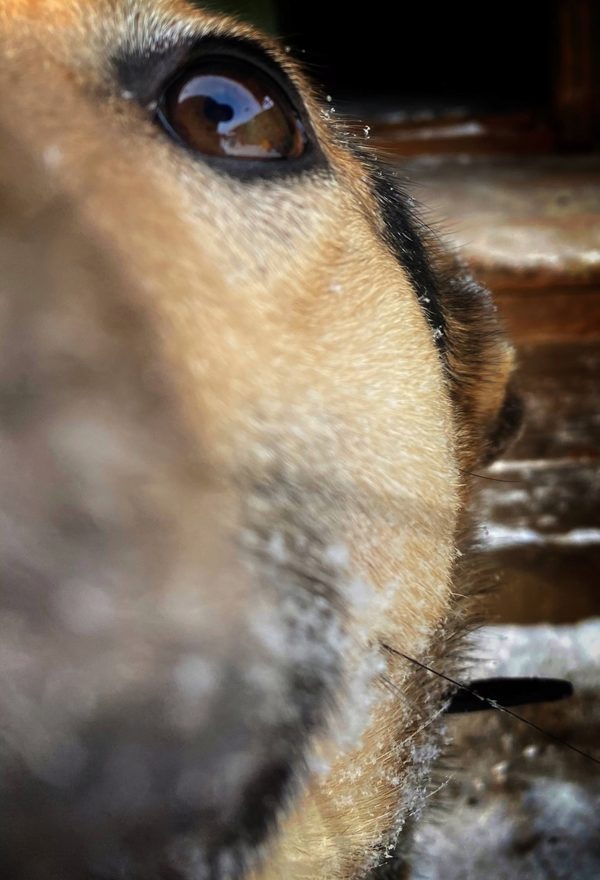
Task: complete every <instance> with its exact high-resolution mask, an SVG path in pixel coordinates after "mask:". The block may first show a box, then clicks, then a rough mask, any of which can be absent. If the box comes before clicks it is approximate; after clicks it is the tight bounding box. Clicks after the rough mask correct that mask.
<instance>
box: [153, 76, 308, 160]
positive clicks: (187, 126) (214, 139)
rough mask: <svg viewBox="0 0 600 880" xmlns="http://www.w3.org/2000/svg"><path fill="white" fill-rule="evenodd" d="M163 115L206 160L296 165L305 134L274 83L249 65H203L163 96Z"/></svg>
mask: <svg viewBox="0 0 600 880" xmlns="http://www.w3.org/2000/svg"><path fill="white" fill-rule="evenodd" d="M161 115H162V117H163V121H164V122H165V123H166V124H167V126H168V127H169V128H170V129H171V130H172V132H174V134H176V135H177V137H178V138H179V140H181V141H182V142H183V143H184V144H185V145H186V146H187V147H189V148H190V149H192V150H195V151H197V152H198V153H203V154H204V155H206V156H221V157H229V158H234V159H261V160H276V159H297V158H299V157H300V156H301V155H302V154H303V152H304V149H305V144H306V140H305V135H304V128H303V126H302V123H301V122H300V119H299V118H298V116H297V114H296V112H295V111H294V108H293V107H292V105H291V103H290V102H289V101H288V99H287V98H286V96H285V94H284V93H283V91H282V89H280V88H279V86H278V85H277V83H275V82H274V81H273V80H271V79H270V78H269V77H268V76H267V75H266V74H262V72H260V71H257V70H256V69H255V68H254V67H252V66H251V65H249V64H245V63H243V62H238V61H218V60H214V61H212V62H205V63H203V64H199V65H198V66H196V67H194V68H191V69H189V70H188V71H187V72H186V73H185V74H184V75H183V76H181V77H180V78H179V79H178V80H177V81H176V82H175V83H173V84H172V85H171V86H170V87H169V88H168V89H167V91H166V93H165V95H164V98H163V101H162V106H161Z"/></svg>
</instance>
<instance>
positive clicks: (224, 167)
mask: <svg viewBox="0 0 600 880" xmlns="http://www.w3.org/2000/svg"><path fill="white" fill-rule="evenodd" d="M212 63H214V64H219V65H223V64H231V65H235V64H241V65H243V66H245V67H248V68H249V69H252V68H254V69H255V70H256V71H257V74H258V75H259V76H260V77H261V78H262V79H264V80H266V81H267V82H269V80H270V81H271V82H273V84H274V86H275V90H276V92H277V93H278V94H279V95H280V96H281V97H282V98H283V99H284V101H287V103H288V105H289V109H290V110H291V111H292V112H293V113H294V114H295V115H296V117H297V119H298V120H299V122H300V124H301V126H302V131H303V135H304V151H303V152H302V155H301V156H298V157H296V158H292V159H273V160H265V159H244V158H239V157H237V158H236V157H228V156H209V155H205V154H204V153H201V152H199V151H198V150H194V149H193V147H191V146H190V145H189V144H187V143H186V142H185V141H184V140H183V139H182V138H181V137H180V135H179V134H178V133H177V132H176V131H175V129H174V128H173V126H172V124H171V123H170V121H169V119H168V117H167V114H166V112H165V111H166V102H167V95H168V93H169V92H170V90H171V89H172V88H174V87H175V86H176V85H177V84H178V83H179V82H182V81H183V80H184V79H185V78H186V77H187V76H189V75H190V74H192V73H193V71H194V70H195V69H196V68H199V69H200V68H203V67H209V66H210V64H212ZM154 121H155V123H156V124H157V125H158V126H159V127H160V128H161V129H163V131H165V132H166V134H167V135H168V136H169V138H170V139H171V140H172V141H173V142H175V143H176V144H177V145H178V146H179V147H180V148H181V149H183V150H185V151H186V152H187V153H188V154H189V155H191V156H192V157H194V158H195V159H196V160H197V161H199V162H202V163H204V164H206V165H209V166H210V167H213V168H215V169H217V170H219V171H222V172H224V173H226V174H229V175H231V176H232V177H236V178H240V179H254V180H256V179H260V178H274V177H275V178H277V177H288V176H297V175H299V174H301V173H303V172H307V171H315V170H319V169H326V168H327V167H328V162H327V160H326V158H325V156H324V154H323V152H322V150H321V147H320V145H319V142H318V139H317V137H316V133H315V130H314V127H313V125H312V122H311V119H310V116H309V113H308V111H307V108H306V106H305V104H304V101H303V100H302V98H301V96H300V94H299V92H298V89H297V88H296V85H295V84H294V83H293V82H292V80H290V79H289V77H288V76H287V74H286V72H285V71H284V70H283V69H282V68H281V67H280V65H279V64H278V63H277V61H276V60H275V59H274V58H272V57H271V56H270V55H268V54H267V53H266V52H265V50H264V49H263V48H262V47H259V46H255V45H254V44H253V43H251V42H249V41H248V42H246V41H242V40H226V39H218V40H217V39H210V38H206V39H204V40H202V41H200V42H199V43H198V45H197V46H196V48H195V50H194V51H193V52H192V53H190V54H189V56H188V57H187V58H186V60H185V62H184V63H182V64H180V65H178V66H177V69H176V70H175V71H173V73H172V75H171V76H170V77H168V78H167V79H165V80H164V82H163V83H162V84H161V87H160V90H159V94H158V98H157V101H156V110H155V114H154Z"/></svg>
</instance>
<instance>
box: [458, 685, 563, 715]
mask: <svg viewBox="0 0 600 880" xmlns="http://www.w3.org/2000/svg"><path fill="white" fill-rule="evenodd" d="M572 696H573V685H572V684H571V683H570V682H569V681H564V680H563V679H560V678H483V679H476V680H475V681H471V682H469V686H468V688H464V687H461V689H460V690H459V691H457V692H456V693H455V694H454V696H453V697H452V699H451V701H450V704H449V706H448V708H447V709H446V712H448V713H449V714H463V713H465V712H485V711H489V710H491V709H496V708H497V705H496V704H499V705H500V706H525V705H530V704H532V703H552V702H555V701H556V700H564V699H566V698H567V697H572Z"/></svg>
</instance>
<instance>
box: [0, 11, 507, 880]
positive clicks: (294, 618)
mask: <svg viewBox="0 0 600 880" xmlns="http://www.w3.org/2000/svg"><path fill="white" fill-rule="evenodd" d="M0 31H1V47H0V53H1V59H0V94H1V101H2V107H3V113H2V119H1V122H0V137H1V141H2V149H1V150H0V187H1V189H2V201H1V203H0V204H1V207H0V211H1V236H0V264H1V267H2V277H1V285H2V287H1V292H2V299H1V301H0V309H1V311H0V314H1V316H2V318H1V322H0V334H1V336H2V344H1V348H0V432H1V435H0V436H1V441H2V446H1V451H0V497H1V499H2V500H1V503H0V512H1V515H2V530H1V533H0V554H1V556H0V558H1V560H2V599H1V604H0V670H1V671H0V676H1V683H0V717H1V719H2V721H1V724H2V733H3V746H2V751H1V753H0V765H1V771H2V775H1V781H0V793H1V795H2V797H1V803H2V807H1V813H2V816H1V822H0V838H1V840H0V852H1V853H2V855H1V856H0V864H2V867H3V868H4V872H3V873H4V875H6V876H10V877H11V878H19V877H21V878H25V877H26V878H27V880H51V878H52V880H54V878H58V877H60V878H61V880H76V878H77V880H79V878H82V877H85V878H104V880H113V878H114V880H116V878H124V880H125V878H126V880H129V878H131V880H138V878H139V880H155V878H161V880H162V878H165V880H166V878H173V880H175V878H177V880H179V878H181V880H184V878H185V880H192V878H198V880H199V878H215V880H224V878H240V877H242V876H245V875H246V873H248V872H250V873H252V876H253V877H256V878H261V880H266V878H273V880H275V878H286V880H300V878H306V880H309V878H310V880H315V878H325V877H327V878H328V880H334V878H350V877H354V876H362V872H364V871H366V870H367V869H368V868H369V867H370V866H372V865H373V864H374V863H375V862H376V861H377V859H378V858H380V857H381V856H382V854H383V853H384V851H385V849H386V847H388V846H389V845H391V844H394V843H395V841H396V839H397V837H398V834H399V832H400V830H401V829H402V827H403V825H404V823H405V821H406V819H407V816H408V815H409V814H410V813H411V812H413V811H414V810H415V809H416V806H417V803H418V801H419V797H420V795H421V793H422V791H423V790H424V788H425V778H426V775H427V768H428V766H429V764H430V762H431V758H432V755H433V753H434V752H435V744H434V743H433V744H432V740H431V737H432V736H433V734H432V731H433V730H434V728H435V723H434V721H435V719H436V718H437V716H438V715H439V713H440V711H441V709H442V706H443V689H442V688H440V685H439V684H437V683H436V682H435V681H431V680H430V677H428V676H426V675H424V674H423V673H419V671H418V669H417V668H416V667H414V666H412V665H411V664H410V663H408V662H403V661H402V660H400V659H399V658H398V657H397V656H394V655H392V654H391V653H390V652H389V651H385V650H384V649H383V648H382V645H389V646H392V647H394V648H396V649H397V650H399V651H401V652H403V653H404V654H406V655H410V656H413V657H416V658H420V659H422V660H426V661H428V662H429V661H431V662H434V661H435V662H436V663H437V664H438V666H442V667H444V664H445V662H446V658H447V655H448V653H449V647H448V646H449V644H450V642H451V640H452V639H453V637H454V636H455V634H456V632H457V629H458V628H459V627H460V620H461V617H462V612H458V613H457V611H456V601H455V598H454V594H453V587H452V577H453V567H454V561H455V546H456V540H457V528H458V523H459V516H460V510H461V507H462V504H463V502H464V498H463V496H464V492H463V485H464V479H463V474H464V473H465V472H466V471H468V470H470V469H471V468H472V467H473V466H474V465H475V463H477V462H480V461H482V460H484V459H485V458H486V457H488V456H489V455H490V454H491V453H492V452H493V451H494V449H495V447H496V445H497V444H498V442H500V440H501V439H502V435H503V434H504V433H505V432H506V431H505V427H504V426H505V423H506V419H505V418H503V417H501V418H500V420H499V416H498V414H499V413H500V412H501V410H502V404H503V401H504V400H505V391H506V382H507V377H508V374H509V372H510V368H511V356H510V350H509V348H508V347H507V345H506V343H505V342H504V341H503V339H502V338H501V336H500V335H499V332H498V328H497V327H496V323H495V319H494V315H493V310H492V308H491V306H490V304H489V301H488V298H487V295H486V294H485V292H484V291H482V290H481V289H480V288H478V287H477V286H476V285H474V284H473V282H471V281H470V279H469V278H468V277H465V276H464V275H463V274H462V273H461V271H460V270H459V269H458V268H457V267H456V266H455V265H454V264H453V262H452V260H450V259H449V258H447V257H445V256H444V255H443V253H441V252H439V248H438V246H437V245H436V244H434V243H431V242H429V241H428V240H427V236H425V234H424V231H423V230H422V229H421V228H420V227H419V225H418V223H417V222H416V221H415V220H414V219H413V218H412V217H411V215H410V211H409V207H408V203H407V200H406V199H405V198H404V197H403V196H402V194H401V193H399V192H397V191H395V190H394V188H393V186H392V183H391V182H390V180H389V175H388V173H387V172H386V171H385V170H384V169H381V168H379V167H378V165H377V164H376V162H375V161H374V160H373V159H371V158H370V157H368V155H367V153H366V149H365V146H364V144H362V143H361V139H360V138H357V137H354V138H352V137H348V136H347V135H346V134H344V132H343V131H342V130H341V129H340V128H339V127H338V125H337V123H336V122H335V121H334V120H333V119H332V118H331V114H329V113H328V112H326V110H324V109H323V107H322V106H321V105H320V104H319V103H318V101H317V100H316V99H315V98H314V97H313V95H312V93H311V90H310V88H309V87H308V85H307V83H306V81H305V80H304V78H303V76H302V75H301V73H300V72H299V71H298V69H297V67H296V66H295V64H294V63H293V62H292V61H291V60H290V58H289V57H288V56H287V55H286V53H285V52H282V51H281V50H280V49H279V48H278V47H277V46H275V45H273V44H272V43H270V42H268V41H266V40H265V39H263V38H262V37H261V36H259V35H258V34H256V33H255V32H253V31H252V30H250V29H248V28H246V27H242V26H239V25H237V24H234V23H233V22H231V21H230V20H226V19H223V18H221V17H218V16H214V15H211V14H208V13H207V12H206V11H204V10H203V9H202V8H197V7H194V6H193V5H191V4H189V3H186V2H184V0H0ZM504 410H505V412H506V411H507V410H506V407H505V408H504Z"/></svg>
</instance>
